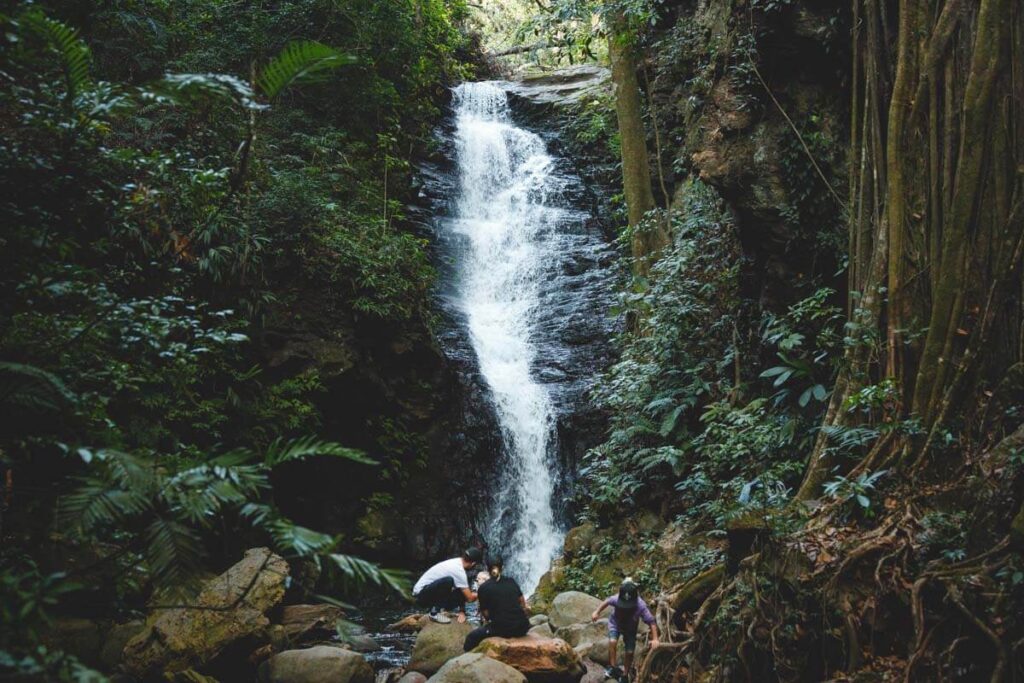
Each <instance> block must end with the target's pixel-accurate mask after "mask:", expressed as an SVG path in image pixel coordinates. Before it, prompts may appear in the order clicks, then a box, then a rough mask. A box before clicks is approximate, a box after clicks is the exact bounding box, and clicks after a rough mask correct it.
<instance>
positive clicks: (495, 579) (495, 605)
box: [463, 557, 530, 652]
mask: <svg viewBox="0 0 1024 683" xmlns="http://www.w3.org/2000/svg"><path fill="white" fill-rule="evenodd" d="M487 568H488V570H490V574H491V578H490V580H489V581H487V582H486V583H485V584H483V585H482V586H480V588H479V589H478V590H477V596H478V598H479V600H480V614H481V615H482V616H483V618H484V620H485V621H486V623H485V624H484V625H483V626H481V627H480V628H478V629H475V630H473V631H471V632H470V634H469V635H468V636H466V642H465V643H463V649H464V650H465V651H466V652H469V651H470V650H472V649H474V648H476V646H477V645H479V644H480V643H481V642H482V641H483V639H484V638H490V637H492V636H497V637H499V638H518V637H520V636H525V635H526V632H527V631H529V630H530V620H529V618H528V617H527V616H526V598H524V597H523V591H522V590H520V589H519V584H517V583H516V582H515V579H513V578H512V577H510V576H504V575H503V574H502V570H503V569H504V564H503V562H502V560H501V558H500V557H495V558H493V559H491V561H490V562H488V563H487Z"/></svg>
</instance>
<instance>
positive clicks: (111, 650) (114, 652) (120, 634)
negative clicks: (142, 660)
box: [100, 619, 146, 669]
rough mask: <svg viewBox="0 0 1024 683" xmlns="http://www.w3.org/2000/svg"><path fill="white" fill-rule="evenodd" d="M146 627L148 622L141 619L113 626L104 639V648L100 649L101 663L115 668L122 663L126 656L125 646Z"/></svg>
mask: <svg viewBox="0 0 1024 683" xmlns="http://www.w3.org/2000/svg"><path fill="white" fill-rule="evenodd" d="M145 628H146V622H144V621H142V620H141V619H136V620H135V621H129V622H125V623H123V624H114V625H113V626H111V627H110V630H109V631H107V637H106V639H105V640H104V641H103V649H102V650H100V664H101V665H103V667H104V668H105V669H113V668H114V667H116V666H117V665H118V664H120V663H121V658H122V657H123V656H124V646H125V645H127V644H128V641H130V640H131V639H132V638H134V637H135V636H137V635H138V634H139V633H141V632H142V631H143V629H145Z"/></svg>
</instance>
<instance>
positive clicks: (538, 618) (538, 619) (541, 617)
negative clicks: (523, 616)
mask: <svg viewBox="0 0 1024 683" xmlns="http://www.w3.org/2000/svg"><path fill="white" fill-rule="evenodd" d="M546 623H548V615H546V614H534V615H533V616H532V617H530V626H540V625H541V624H546Z"/></svg>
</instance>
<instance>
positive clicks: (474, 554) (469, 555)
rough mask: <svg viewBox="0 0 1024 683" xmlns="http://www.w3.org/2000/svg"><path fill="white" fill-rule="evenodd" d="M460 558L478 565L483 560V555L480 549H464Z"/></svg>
mask: <svg viewBox="0 0 1024 683" xmlns="http://www.w3.org/2000/svg"><path fill="white" fill-rule="evenodd" d="M462 558H463V559H465V560H469V561H470V562H472V563H474V564H479V563H480V561H481V560H482V559H484V554H483V553H482V552H480V548H466V550H465V551H464V552H463V553H462Z"/></svg>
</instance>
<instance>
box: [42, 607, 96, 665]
mask: <svg viewBox="0 0 1024 683" xmlns="http://www.w3.org/2000/svg"><path fill="white" fill-rule="evenodd" d="M103 631H104V628H103V624H101V623H100V622H98V621H93V620H92V619H80V618H78V617H58V618H56V619H54V620H53V624H52V626H51V627H50V630H49V631H48V632H47V633H46V634H45V635H44V636H43V642H44V643H46V644H47V645H49V646H50V647H51V648H53V649H59V650H63V651H64V652H66V653H68V654H70V655H74V656H75V657H77V658H78V659H80V660H82V661H83V662H84V663H86V664H89V665H95V664H97V663H99V661H100V651H101V649H102V647H103V640H104V634H103Z"/></svg>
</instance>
